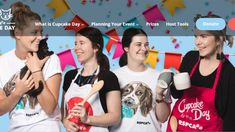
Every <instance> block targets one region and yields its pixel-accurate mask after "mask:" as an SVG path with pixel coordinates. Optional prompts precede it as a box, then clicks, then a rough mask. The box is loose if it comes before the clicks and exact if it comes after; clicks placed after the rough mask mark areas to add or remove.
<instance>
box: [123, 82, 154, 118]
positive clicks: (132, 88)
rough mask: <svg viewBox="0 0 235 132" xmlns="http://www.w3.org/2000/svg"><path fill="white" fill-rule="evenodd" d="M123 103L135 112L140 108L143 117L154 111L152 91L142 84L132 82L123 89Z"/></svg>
mask: <svg viewBox="0 0 235 132" xmlns="http://www.w3.org/2000/svg"><path fill="white" fill-rule="evenodd" d="M122 103H123V104H125V105H126V106H128V107H130V108H132V109H133V110H134V114H135V113H136V111H137V109H138V108H140V110H141V113H142V115H143V116H147V114H148V113H149V111H150V110H151V109H152V90H151V89H150V88H149V87H148V86H147V85H146V84H144V83H142V82H132V83H130V84H127V85H126V86H124V88H122Z"/></svg>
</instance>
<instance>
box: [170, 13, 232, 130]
mask: <svg viewBox="0 0 235 132" xmlns="http://www.w3.org/2000/svg"><path fill="white" fill-rule="evenodd" d="M199 18H221V17H219V16H216V15H211V16H200V15H198V16H197V17H196V19H195V21H196V20H198V19H199ZM226 41H228V45H229V46H230V47H232V44H233V37H232V36H228V35H226V27H225V28H224V29H223V30H217V31H201V30H199V29H197V28H195V45H196V47H197V48H198V51H190V52H188V53H187V54H186V55H185V56H184V58H183V61H182V63H181V66H180V69H179V71H180V72H188V73H189V74H190V78H191V88H189V89H187V90H184V91H177V90H176V89H175V87H174V86H173V87H172V88H171V91H172V96H173V97H174V98H178V101H177V102H176V104H175V106H174V109H173V112H172V116H174V117H176V119H177V121H178V126H177V128H178V129H177V131H222V130H223V131H232V130H233V131H234V130H235V125H234V122H235V113H234V111H235V106H234V105H233V102H234V100H235V94H234V93H235V69H234V67H233V65H232V64H231V63H230V62H229V60H228V59H227V58H226V57H225V55H224V54H223V46H224V43H225V42H226ZM167 131H171V126H170V122H169V123H168V128H167Z"/></svg>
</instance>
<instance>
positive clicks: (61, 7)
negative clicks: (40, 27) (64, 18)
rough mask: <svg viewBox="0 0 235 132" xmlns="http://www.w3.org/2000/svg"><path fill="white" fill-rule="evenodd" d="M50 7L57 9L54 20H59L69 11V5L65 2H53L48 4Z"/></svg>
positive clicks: (63, 0)
mask: <svg viewBox="0 0 235 132" xmlns="http://www.w3.org/2000/svg"><path fill="white" fill-rule="evenodd" d="M47 6H48V7H50V8H53V9H55V14H54V18H57V17H59V16H61V15H63V14H64V13H65V12H66V11H68V10H69V6H68V5H67V3H66V1H65V0H52V1H51V2H50V3H48V4H47Z"/></svg>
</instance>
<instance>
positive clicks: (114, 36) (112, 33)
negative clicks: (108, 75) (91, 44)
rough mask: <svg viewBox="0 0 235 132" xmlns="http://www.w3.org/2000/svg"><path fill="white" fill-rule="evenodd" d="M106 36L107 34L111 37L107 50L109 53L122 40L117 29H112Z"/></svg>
mask: <svg viewBox="0 0 235 132" xmlns="http://www.w3.org/2000/svg"><path fill="white" fill-rule="evenodd" d="M105 34H107V35H108V36H109V37H110V39H109V41H108V43H107V45H106V50H107V51H108V52H110V50H111V48H112V46H113V44H114V43H116V44H117V43H118V42H120V38H119V36H118V34H117V32H116V30H115V29H111V30H109V31H108V32H106V33H105Z"/></svg>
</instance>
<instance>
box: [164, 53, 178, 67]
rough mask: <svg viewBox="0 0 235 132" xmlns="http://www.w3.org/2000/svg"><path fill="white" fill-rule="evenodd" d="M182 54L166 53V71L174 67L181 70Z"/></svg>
mask: <svg viewBox="0 0 235 132" xmlns="http://www.w3.org/2000/svg"><path fill="white" fill-rule="evenodd" d="M181 56H182V54H179V53H169V52H166V53H165V61H164V69H169V68H170V67H174V68H175V69H177V70H179V67H180V63H181Z"/></svg>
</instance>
